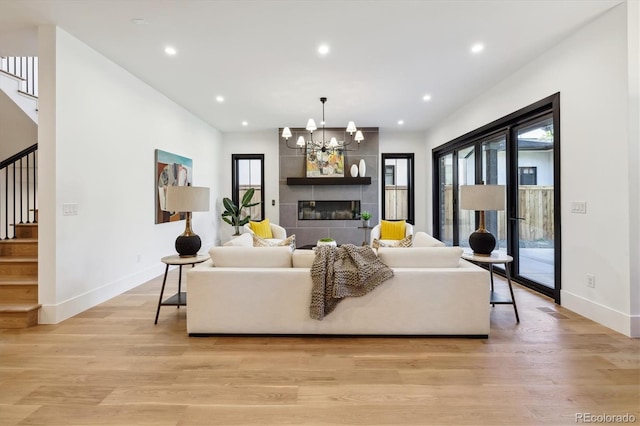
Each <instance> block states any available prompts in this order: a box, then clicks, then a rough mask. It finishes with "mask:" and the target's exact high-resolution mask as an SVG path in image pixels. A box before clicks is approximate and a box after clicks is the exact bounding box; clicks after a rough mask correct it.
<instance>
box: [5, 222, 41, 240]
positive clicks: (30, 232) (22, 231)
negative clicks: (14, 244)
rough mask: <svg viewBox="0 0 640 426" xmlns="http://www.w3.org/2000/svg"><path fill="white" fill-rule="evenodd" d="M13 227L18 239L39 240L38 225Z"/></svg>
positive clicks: (30, 224) (18, 224) (17, 224)
mask: <svg viewBox="0 0 640 426" xmlns="http://www.w3.org/2000/svg"><path fill="white" fill-rule="evenodd" d="M11 226H13V227H15V233H16V237H17V238H38V224H37V223H16V224H15V225H11Z"/></svg>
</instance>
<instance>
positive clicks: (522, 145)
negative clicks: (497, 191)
mask: <svg viewBox="0 0 640 426" xmlns="http://www.w3.org/2000/svg"><path fill="white" fill-rule="evenodd" d="M558 108H559V94H558V95H554V96H551V97H549V98H547V99H545V100H543V101H540V102H539V103H536V104H533V105H531V106H530V107H527V108H524V109H523V110H521V111H517V112H515V113H513V114H511V115H509V116H507V117H504V118H503V119H500V120H497V121H496V122H494V123H492V124H490V125H487V126H485V127H483V128H480V129H478V130H476V131H474V132H471V133H470V134H468V135H465V136H462V137H460V138H458V139H456V140H454V141H451V142H449V143H447V144H445V145H443V146H442V147H439V148H436V149H434V158H433V159H434V163H433V164H434V172H435V173H434V182H437V184H436V186H434V200H438V205H437V206H436V205H434V209H433V212H434V235H435V236H436V237H437V238H439V239H440V240H441V241H443V242H445V244H447V245H453V246H461V247H468V246H469V244H468V238H469V235H471V233H472V232H473V231H474V230H475V229H477V227H478V225H479V223H478V221H479V218H478V214H477V213H476V212H474V211H469V210H462V209H460V208H459V207H458V206H460V202H459V188H460V186H461V185H474V184H475V185H482V184H488V185H490V184H496V185H505V186H506V193H507V199H506V208H505V210H504V211H497V212H496V211H488V212H486V213H485V224H486V227H487V229H488V230H489V231H490V232H491V233H492V234H493V235H494V236H495V237H496V248H495V250H500V251H504V252H505V253H508V254H510V255H511V256H513V258H514V262H513V264H512V268H511V270H512V275H513V276H514V278H516V280H517V281H518V282H520V283H521V284H524V285H526V286H528V287H530V288H532V289H535V290H537V291H540V292H541V293H544V294H546V295H548V296H550V297H553V298H554V299H555V300H556V302H558V303H559V301H560V274H559V271H560V269H559V268H560V252H559V243H560V235H559V223H560V212H559V209H558V207H559V200H560V196H559V192H558V189H559V179H560V173H559V170H558V168H559V164H560V159H559V151H558V149H557V144H558V143H559V137H558V136H559V131H558V130H559V109H558Z"/></svg>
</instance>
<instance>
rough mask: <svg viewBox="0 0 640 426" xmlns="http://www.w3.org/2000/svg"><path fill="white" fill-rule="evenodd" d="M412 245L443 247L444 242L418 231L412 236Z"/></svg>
mask: <svg viewBox="0 0 640 426" xmlns="http://www.w3.org/2000/svg"><path fill="white" fill-rule="evenodd" d="M413 246H414V247H444V246H445V245H444V243H443V242H442V241H440V240H436V239H435V238H433V237H432V236H431V235H429V234H427V233H426V232H422V231H418V232H416V234H415V235H414V236H413Z"/></svg>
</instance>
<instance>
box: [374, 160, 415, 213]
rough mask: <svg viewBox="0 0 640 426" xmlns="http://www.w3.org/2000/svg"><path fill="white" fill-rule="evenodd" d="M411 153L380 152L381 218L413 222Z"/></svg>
mask: <svg viewBox="0 0 640 426" xmlns="http://www.w3.org/2000/svg"><path fill="white" fill-rule="evenodd" d="M413 158H414V155H413V153H410V154H382V170H384V180H383V182H382V219H384V220H406V221H407V222H409V223H411V224H413V223H414V207H413V206H414V201H413V200H414V190H413V186H414V185H413V175H414V173H413Z"/></svg>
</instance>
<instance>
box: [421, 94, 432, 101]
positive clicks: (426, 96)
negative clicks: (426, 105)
mask: <svg viewBox="0 0 640 426" xmlns="http://www.w3.org/2000/svg"><path fill="white" fill-rule="evenodd" d="M422 100H423V101H425V102H426V101H430V100H431V95H424V96H423V97H422Z"/></svg>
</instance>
